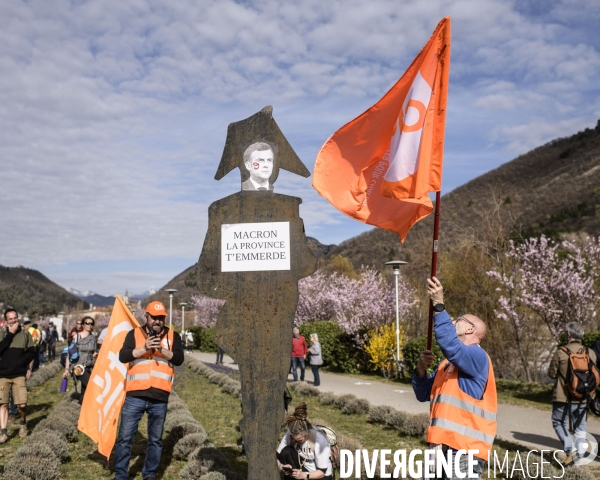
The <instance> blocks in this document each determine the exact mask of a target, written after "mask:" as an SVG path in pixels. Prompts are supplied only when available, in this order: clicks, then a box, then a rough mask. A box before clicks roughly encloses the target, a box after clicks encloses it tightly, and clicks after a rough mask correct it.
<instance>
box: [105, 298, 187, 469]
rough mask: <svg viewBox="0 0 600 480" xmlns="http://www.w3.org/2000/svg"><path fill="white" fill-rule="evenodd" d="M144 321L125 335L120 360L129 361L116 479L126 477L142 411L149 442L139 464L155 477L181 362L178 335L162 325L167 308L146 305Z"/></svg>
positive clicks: (116, 463)
mask: <svg viewBox="0 0 600 480" xmlns="http://www.w3.org/2000/svg"><path fill="white" fill-rule="evenodd" d="M145 318H146V324H145V325H143V326H142V327H140V328H135V329H133V330H130V331H129V332H128V333H127V335H126V336H125V341H124V342H123V347H122V348H121V350H120V352H119V360H120V361H121V362H122V363H128V364H129V368H128V370H127V377H126V380H125V392H126V394H125V403H123V409H122V410H121V425H120V427H119V435H118V437H117V444H116V448H115V479H117V480H128V479H129V473H128V471H129V460H130V458H131V445H132V442H133V437H134V436H135V434H136V432H137V430H138V425H139V423H140V420H141V419H142V416H143V415H144V413H147V415H148V446H147V448H146V456H145V458H144V466H143V468H142V477H143V478H144V480H155V479H156V470H157V468H158V465H159V463H160V457H161V454H162V434H163V426H164V423H165V417H166V415H167V402H168V401H169V394H170V392H171V387H172V386H173V378H174V375H175V369H174V367H175V366H179V365H181V364H182V363H183V349H182V347H181V337H180V336H179V334H178V333H177V332H174V331H173V330H169V329H168V328H167V327H165V319H166V318H167V311H166V310H165V306H164V305H163V304H162V303H161V302H150V303H149V304H148V306H147V307H146V313H145Z"/></svg>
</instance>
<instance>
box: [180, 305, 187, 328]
mask: <svg viewBox="0 0 600 480" xmlns="http://www.w3.org/2000/svg"><path fill="white" fill-rule="evenodd" d="M186 305H187V303H185V302H181V303H180V304H179V306H180V307H181V335H183V328H184V326H185V306H186Z"/></svg>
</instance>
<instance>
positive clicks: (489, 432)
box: [426, 347, 498, 461]
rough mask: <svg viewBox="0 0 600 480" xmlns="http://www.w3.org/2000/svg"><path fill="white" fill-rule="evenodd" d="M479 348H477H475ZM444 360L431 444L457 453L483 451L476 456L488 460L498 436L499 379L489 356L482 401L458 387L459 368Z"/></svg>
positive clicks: (436, 385)
mask: <svg viewBox="0 0 600 480" xmlns="http://www.w3.org/2000/svg"><path fill="white" fill-rule="evenodd" d="M473 348H476V347H473ZM449 363H450V362H449V361H448V360H444V361H443V362H442V363H441V364H440V367H439V368H438V371H437V373H436V375H435V379H434V380H433V385H432V387H431V396H430V415H429V427H428V428H427V436H426V440H427V442H429V443H431V444H434V445H439V444H443V445H446V446H448V447H450V448H452V449H454V450H461V449H465V450H479V453H478V454H476V455H475V456H476V457H479V458H482V459H483V460H486V461H487V460H488V458H489V452H490V451H491V450H492V444H493V443H494V437H495V436H496V413H497V412H498V400H497V398H496V380H495V378H494V369H493V368H492V360H491V359H490V357H489V355H488V380H487V383H486V385H485V390H484V391H483V397H482V398H481V400H477V399H475V398H473V397H472V396H470V395H468V394H466V393H465V392H463V391H462V390H461V389H460V387H459V386H458V368H456V367H455V366H454V365H452V364H450V366H449V367H448V369H447V370H444V368H445V367H446V365H447V364H449Z"/></svg>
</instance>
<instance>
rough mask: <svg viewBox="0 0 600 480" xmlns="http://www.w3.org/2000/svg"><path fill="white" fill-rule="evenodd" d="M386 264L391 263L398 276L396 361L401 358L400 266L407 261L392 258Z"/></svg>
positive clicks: (395, 275) (396, 276) (395, 274)
mask: <svg viewBox="0 0 600 480" xmlns="http://www.w3.org/2000/svg"><path fill="white" fill-rule="evenodd" d="M385 264H386V265H391V266H392V268H393V269H394V277H395V278H396V361H397V362H398V361H399V360H400V305H399V301H398V277H399V276H400V266H401V265H406V264H407V262H403V261H402V260H392V261H391V262H385Z"/></svg>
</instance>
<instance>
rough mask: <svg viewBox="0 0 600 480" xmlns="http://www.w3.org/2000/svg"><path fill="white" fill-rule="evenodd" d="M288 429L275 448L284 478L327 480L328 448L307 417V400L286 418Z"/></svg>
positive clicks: (329, 476)
mask: <svg viewBox="0 0 600 480" xmlns="http://www.w3.org/2000/svg"><path fill="white" fill-rule="evenodd" d="M285 424H286V426H287V432H286V434H285V435H284V437H283V439H282V440H281V443H280V444H279V447H278V448H277V465H278V466H279V470H280V471H281V472H283V474H284V475H285V477H287V478H295V479H297V480H305V479H306V480H308V479H310V480H319V479H322V480H330V479H332V475H333V468H332V465H331V459H330V456H331V449H330V447H329V442H328V441H327V439H326V438H325V436H324V435H323V434H322V433H321V432H319V431H317V430H316V429H314V428H313V426H312V425H311V424H310V422H309V421H308V418H307V411H306V403H301V404H300V405H298V406H297V407H296V409H295V410H294V413H293V414H292V415H290V416H289V417H286V418H285Z"/></svg>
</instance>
